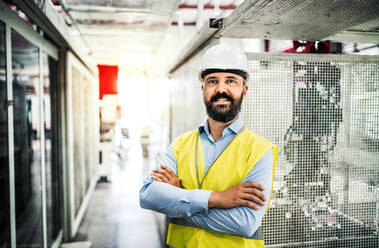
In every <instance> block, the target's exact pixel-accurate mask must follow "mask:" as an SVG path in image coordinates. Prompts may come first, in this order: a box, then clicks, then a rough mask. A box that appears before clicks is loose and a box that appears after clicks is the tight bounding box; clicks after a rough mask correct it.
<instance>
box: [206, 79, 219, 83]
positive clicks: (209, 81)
mask: <svg viewBox="0 0 379 248" xmlns="http://www.w3.org/2000/svg"><path fill="white" fill-rule="evenodd" d="M207 82H208V84H215V83H217V80H212V79H211V80H208V81H207Z"/></svg>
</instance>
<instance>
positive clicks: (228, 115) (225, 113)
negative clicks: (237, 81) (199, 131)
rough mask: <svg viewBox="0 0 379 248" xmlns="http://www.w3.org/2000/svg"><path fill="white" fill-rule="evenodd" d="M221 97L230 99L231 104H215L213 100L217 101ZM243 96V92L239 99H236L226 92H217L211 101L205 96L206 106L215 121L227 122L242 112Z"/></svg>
mask: <svg viewBox="0 0 379 248" xmlns="http://www.w3.org/2000/svg"><path fill="white" fill-rule="evenodd" d="M220 98H225V99H227V100H228V101H230V105H226V104H220V105H216V106H214V105H213V102H215V101H217V100H218V99H220ZM242 98H243V92H242V93H241V96H240V97H239V98H237V99H234V98H232V97H231V96H229V95H228V94H226V93H225V92H223V93H217V94H216V95H215V96H213V97H212V98H211V99H210V100H209V101H207V100H206V99H205V97H203V100H204V104H205V107H206V109H207V114H208V116H209V117H210V118H212V119H213V120H215V121H219V122H223V123H226V122H229V121H231V120H233V119H234V118H235V117H236V116H237V115H238V113H239V112H240V110H241V104H242Z"/></svg>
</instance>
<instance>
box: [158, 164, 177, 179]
mask: <svg viewBox="0 0 379 248" xmlns="http://www.w3.org/2000/svg"><path fill="white" fill-rule="evenodd" d="M161 168H162V169H163V170H165V171H167V172H168V173H169V174H170V176H172V177H176V174H175V173H174V172H173V171H172V170H171V169H170V168H169V167H167V166H166V165H164V164H162V165H161Z"/></svg>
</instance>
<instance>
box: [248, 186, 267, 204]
mask: <svg viewBox="0 0 379 248" xmlns="http://www.w3.org/2000/svg"><path fill="white" fill-rule="evenodd" d="M242 192H244V193H248V194H250V195H254V196H256V197H258V198H259V199H260V200H262V201H266V197H265V195H264V194H263V193H262V192H261V191H260V190H258V189H255V188H244V189H243V190H242Z"/></svg>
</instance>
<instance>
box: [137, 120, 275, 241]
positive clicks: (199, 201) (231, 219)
mask: <svg viewBox="0 0 379 248" xmlns="http://www.w3.org/2000/svg"><path fill="white" fill-rule="evenodd" d="M242 128H243V123H242V120H241V119H240V117H239V118H238V119H237V120H235V121H234V122H233V123H231V124H230V125H229V126H228V127H226V128H225V129H224V131H223V133H222V136H221V138H220V139H219V140H217V141H216V142H215V141H214V139H213V137H212V135H211V134H210V132H209V126H208V120H206V121H205V122H204V124H203V125H201V126H200V127H199V133H200V140H201V145H202V149H203V155H204V162H205V173H206V172H207V171H208V170H209V168H210V166H211V165H212V164H213V162H214V161H215V159H216V158H217V157H218V156H219V155H220V154H221V153H222V152H223V151H224V149H225V148H226V146H227V145H228V144H229V143H230V142H231V141H232V140H233V138H234V136H235V135H236V134H237V133H238V132H239V131H240V130H241V129H242ZM272 163H273V152H272V150H271V149H270V150H269V151H268V152H267V153H266V154H265V155H264V156H263V157H262V159H261V160H260V161H258V163H257V164H256V165H255V166H254V168H253V169H252V170H251V171H250V173H249V174H248V175H247V177H246V178H245V179H244V180H243V182H257V183H260V184H262V185H263V187H264V191H263V194H264V196H265V198H266V199H267V200H266V202H265V206H260V205H257V204H256V205H257V206H258V207H259V209H258V210H254V209H251V208H248V207H245V206H240V207H235V208H231V209H218V208H210V209H208V201H209V197H210V195H211V193H212V191H209V190H203V189H194V190H186V189H181V188H177V187H175V186H172V185H170V184H167V183H162V182H157V181H155V180H153V179H152V178H151V177H148V178H147V179H145V181H144V184H143V186H142V188H141V190H140V205H141V207H143V208H146V209H151V210H155V211H157V212H160V213H163V214H165V215H167V216H168V217H170V218H174V217H175V218H183V221H184V222H185V223H186V225H190V226H195V227H198V228H202V229H205V230H209V231H215V232H221V233H227V234H232V235H238V236H243V237H251V236H252V235H253V234H254V233H255V231H256V230H257V228H258V227H259V224H260V223H261V220H262V218H263V215H264V213H265V210H266V208H267V204H268V199H270V193H271V187H272V173H273V172H272V170H273V168H272ZM161 164H164V165H166V166H168V167H169V168H170V169H172V170H173V171H174V173H175V174H177V161H176V158H175V155H174V153H173V150H172V144H170V146H169V147H168V149H167V151H166V153H165V156H164V158H163V161H162V163H161ZM158 167H159V168H160V165H158V166H157V168H158Z"/></svg>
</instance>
